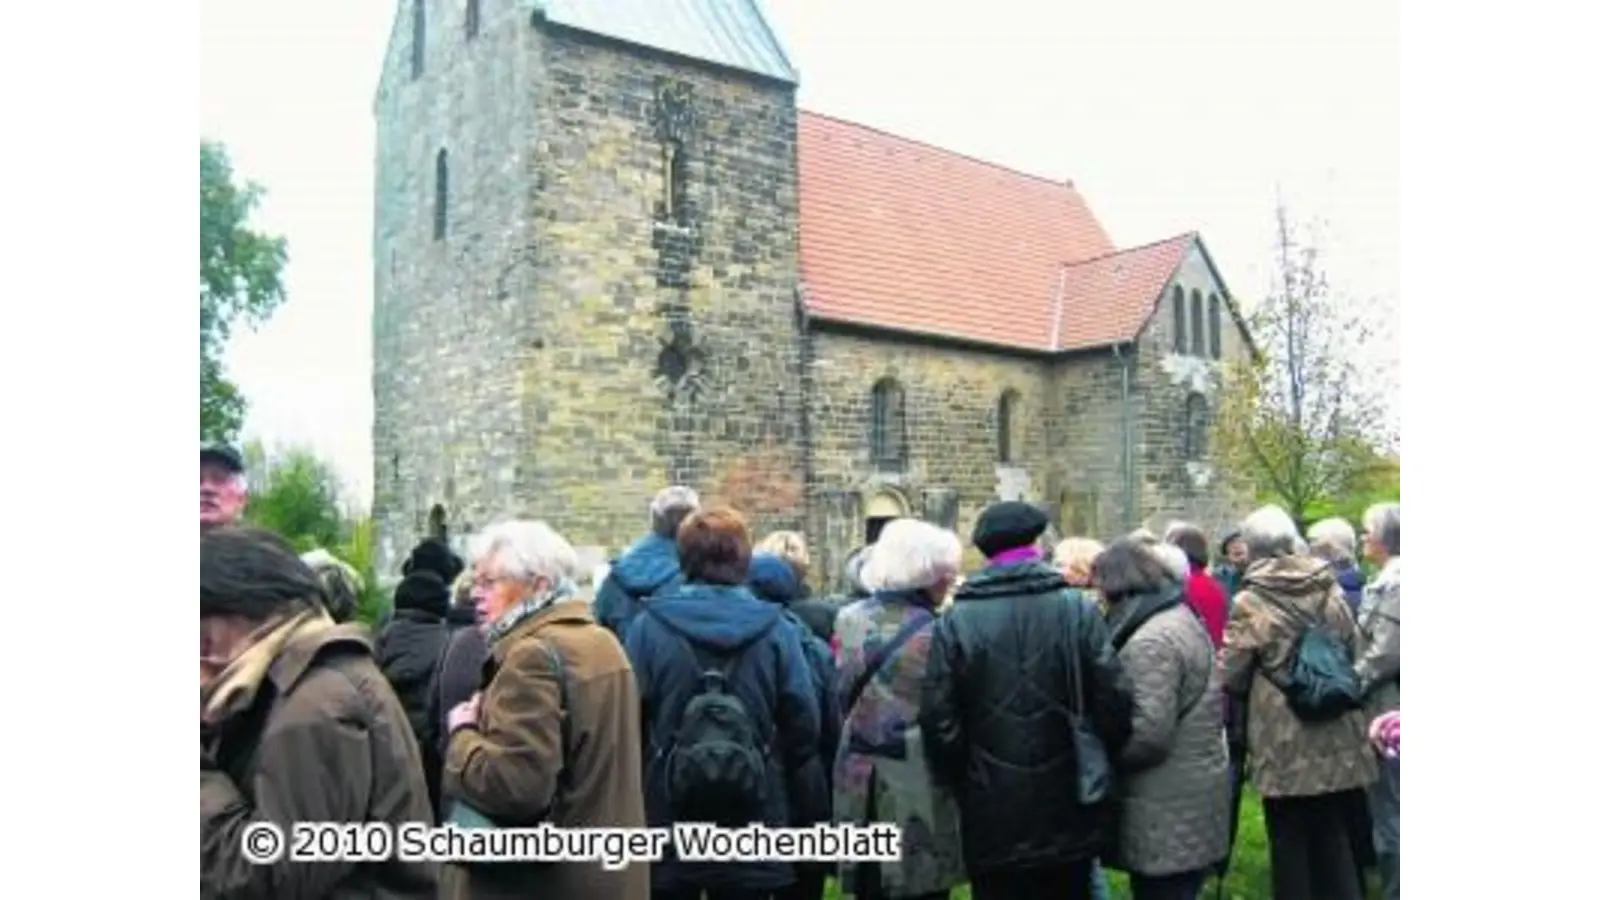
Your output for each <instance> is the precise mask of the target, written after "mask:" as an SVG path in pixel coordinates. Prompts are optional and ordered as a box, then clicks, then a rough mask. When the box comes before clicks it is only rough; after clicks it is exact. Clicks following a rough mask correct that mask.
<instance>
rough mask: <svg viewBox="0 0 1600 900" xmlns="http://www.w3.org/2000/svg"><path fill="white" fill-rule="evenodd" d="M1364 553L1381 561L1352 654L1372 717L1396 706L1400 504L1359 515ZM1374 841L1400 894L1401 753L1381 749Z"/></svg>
mask: <svg viewBox="0 0 1600 900" xmlns="http://www.w3.org/2000/svg"><path fill="white" fill-rule="evenodd" d="M1361 530H1362V531H1363V532H1365V533H1366V552H1367V558H1368V559H1370V560H1372V562H1374V563H1376V564H1377V565H1379V566H1381V567H1382V568H1380V569H1379V570H1378V575H1377V577H1376V578H1374V579H1372V583H1371V584H1369V585H1368V586H1367V596H1366V602H1365V603H1363V604H1362V609H1361V618H1360V623H1359V624H1360V628H1361V633H1362V635H1363V637H1365V638H1366V649H1365V650H1364V651H1363V652H1362V654H1361V656H1360V657H1359V658H1358V659H1357V660H1356V665H1355V669H1356V675H1357V676H1358V677H1359V678H1360V679H1361V689H1362V694H1363V695H1364V696H1365V698H1366V712H1367V715H1368V716H1370V717H1371V718H1372V719H1373V721H1374V722H1375V723H1376V722H1377V721H1380V720H1384V721H1387V720H1386V719H1385V717H1386V716H1387V715H1388V714H1390V713H1395V712H1398V710H1399V709H1400V504H1398V503H1380V504H1378V505H1376V506H1374V507H1372V508H1371V509H1369V510H1367V512H1366V514H1365V515H1364V516H1362V517H1361ZM1367 799H1368V804H1369V806H1370V808H1371V810H1372V842H1373V849H1374V850H1375V851H1376V852H1377V855H1378V872H1379V875H1380V877H1381V879H1382V881H1383V895H1384V897H1386V898H1389V897H1399V896H1400V759H1399V757H1398V755H1396V756H1388V755H1384V756H1383V757H1382V758H1381V759H1380V760H1379V763H1378V781H1377V783H1376V784H1375V785H1373V788H1372V791H1371V792H1370V793H1369V795H1368V798H1367Z"/></svg>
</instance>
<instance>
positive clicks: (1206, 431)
mask: <svg viewBox="0 0 1600 900" xmlns="http://www.w3.org/2000/svg"><path fill="white" fill-rule="evenodd" d="M1210 438H1211V409H1210V407H1208V406H1207V405H1206V398H1204V397H1202V396H1200V395H1199V394H1190V395H1189V400H1188V402H1186V403H1185V404H1184V408H1183V458H1184V459H1185V460H1187V461H1189V462H1198V461H1200V460H1202V459H1205V458H1206V452H1207V444H1208V443H1209V441H1210Z"/></svg>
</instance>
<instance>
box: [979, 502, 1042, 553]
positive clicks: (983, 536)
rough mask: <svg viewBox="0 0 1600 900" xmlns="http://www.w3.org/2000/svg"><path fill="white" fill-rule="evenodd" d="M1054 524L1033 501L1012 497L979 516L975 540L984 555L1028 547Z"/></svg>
mask: <svg viewBox="0 0 1600 900" xmlns="http://www.w3.org/2000/svg"><path fill="white" fill-rule="evenodd" d="M1049 527H1050V519H1049V517H1047V516H1046V515H1045V514H1044V513H1043V512H1042V511H1040V509H1039V508H1038V507H1037V506H1034V505H1033V504H1032V503H1023V502H1021V501H1020V500H1008V501H1006V502H1004V503H996V504H995V505H993V506H991V507H989V508H988V509H986V510H984V511H983V514H982V515H980V516H978V524H977V525H976V526H974V527H973V529H972V543H973V544H974V545H976V546H977V548H978V549H979V550H980V551H982V553H983V555H984V556H994V555H995V554H998V553H1004V552H1005V551H1007V550H1015V549H1017V548H1018V547H1026V546H1029V545H1030V544H1032V543H1033V542H1034V541H1037V540H1038V539H1039V535H1041V534H1044V530H1045V529H1046V528H1049Z"/></svg>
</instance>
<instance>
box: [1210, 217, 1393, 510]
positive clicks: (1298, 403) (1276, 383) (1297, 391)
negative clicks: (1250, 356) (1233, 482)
mask: <svg viewBox="0 0 1600 900" xmlns="http://www.w3.org/2000/svg"><path fill="white" fill-rule="evenodd" d="M1274 224H1275V226H1276V228H1275V233H1274V243H1275V246H1274V248H1273V258H1274V261H1275V263H1276V267H1277V271H1275V272H1274V276H1273V287H1272V290H1271V292H1270V293H1269V295H1268V296H1267V297H1266V299H1265V300H1264V302H1263V303H1262V304H1261V305H1260V307H1259V308H1258V309H1257V310H1256V311H1255V313H1254V314H1253V315H1252V317H1251V331H1252V334H1253V336H1254V338H1255V341H1256V344H1257V346H1259V347H1260V348H1261V350H1262V355H1263V362H1262V363H1261V364H1260V365H1259V366H1256V367H1251V368H1242V369H1239V370H1238V371H1235V372H1233V373H1231V375H1230V377H1228V378H1227V379H1226V381H1225V384H1224V388H1223V400H1222V403H1221V404H1219V410H1220V413H1219V415H1218V417H1217V422H1216V435H1215V441H1214V446H1216V447H1217V448H1218V450H1219V451H1220V453H1219V456H1220V458H1221V460H1222V462H1223V465H1224V467H1225V468H1226V469H1228V470H1229V471H1227V472H1226V473H1225V474H1227V475H1228V476H1229V477H1232V478H1235V479H1237V480H1240V481H1246V482H1250V483H1253V484H1255V485H1256V487H1257V489H1258V492H1259V493H1263V494H1265V495H1267V496H1270V497H1273V498H1275V499H1276V500H1278V501H1279V502H1280V503H1282V504H1283V505H1284V506H1285V507H1286V508H1287V509H1288V511H1289V513H1290V514H1291V515H1292V516H1294V517H1295V518H1296V520H1303V517H1304V515H1305V512H1306V510H1307V509H1309V508H1310V507H1312V506H1315V505H1316V504H1318V503H1320V502H1322V501H1325V500H1328V499H1331V498H1332V497H1334V496H1335V495H1338V494H1341V493H1344V492H1348V491H1351V490H1353V489H1355V488H1356V487H1357V486H1358V484H1359V483H1360V482H1361V481H1362V480H1363V479H1364V478H1366V477H1367V476H1368V474H1369V473H1370V472H1372V471H1373V466H1374V465H1375V462H1376V460H1377V459H1378V453H1377V452H1376V450H1375V448H1378V447H1382V446H1384V444H1385V437H1386V436H1385V434H1384V433H1383V429H1384V423H1385V422H1387V415H1386V414H1387V409H1386V408H1385V406H1384V397H1383V395H1382V394H1381V393H1380V392H1378V391H1375V390H1373V388H1372V384H1371V380H1370V379H1368V378H1363V375H1364V374H1365V373H1364V372H1363V371H1362V368H1361V364H1360V363H1359V362H1358V361H1357V359H1356V353H1357V351H1358V350H1359V349H1360V347H1361V346H1362V345H1363V344H1364V343H1366V342H1367V341H1369V340H1370V339H1371V335H1372V332H1373V328H1372V324H1373V323H1372V322H1371V321H1370V320H1369V319H1367V318H1364V317H1363V316H1362V315H1361V314H1360V312H1359V310H1358V308H1357V305H1356V304H1354V303H1352V302H1351V301H1350V299H1349V298H1348V297H1344V296H1339V295H1337V294H1336V293H1335V292H1334V290H1333V289H1332V287H1331V286H1330V284H1329V281H1328V278H1327V275H1326V273H1325V271H1324V268H1323V262H1322V253H1321V250H1320V248H1319V247H1318V245H1317V243H1316V240H1315V239H1314V237H1307V236H1305V234H1304V233H1303V231H1304V229H1302V228H1301V227H1300V226H1298V225H1297V223H1296V222H1295V221H1294V220H1293V219H1292V217H1291V216H1290V214H1289V211H1288V208H1287V207H1286V206H1285V205H1284V204H1283V203H1282V202H1281V201H1280V202H1279V204H1278V207H1277V209H1276V210H1275V222H1274Z"/></svg>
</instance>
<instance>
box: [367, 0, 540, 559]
mask: <svg viewBox="0 0 1600 900" xmlns="http://www.w3.org/2000/svg"><path fill="white" fill-rule="evenodd" d="M399 7H400V8H399V11H398V13H397V17H396V22H395V27H394V35H393V38H392V39H391V41H390V45H389V51H388V55H387V57H386V59H385V63H384V67H383V71H382V73H381V76H380V83H379V89H378V94H377V97H376V100H375V102H374V110H373V111H374V116H375V119H376V127H377V136H376V137H377V141H376V148H377V159H376V166H375V175H376V179H375V180H376V184H375V185H374V198H375V210H374V213H375V215H374V233H373V263H374V273H373V274H374V285H373V379H372V389H373V395H374V396H373V400H374V409H375V422H374V429H373V461H374V472H373V482H372V484H373V515H374V517H375V521H376V523H377V526H378V534H379V557H380V558H379V566H380V570H384V571H387V570H389V569H391V568H392V567H393V566H394V565H396V564H397V562H398V557H400V556H403V555H404V553H405V552H406V550H407V549H408V548H409V547H410V546H411V545H412V544H413V543H414V542H415V541H416V540H417V539H418V537H419V536H420V535H421V534H422V533H423V531H424V529H425V527H426V520H427V516H428V514H429V512H430V510H432V509H433V508H434V506H435V505H438V506H439V507H441V511H442V512H444V513H445V517H446V519H447V521H448V522H449V523H450V525H451V528H452V532H453V533H455V534H461V533H464V532H465V531H466V530H467V529H468V528H469V527H471V526H472V525H475V524H480V523H483V522H485V521H487V520H488V519H489V518H491V517H493V516H495V515H499V514H501V513H503V512H505V511H506V509H505V505H506V502H507V498H509V497H511V496H512V494H511V492H512V488H513V485H514V483H515V480H516V475H517V469H518V465H519V463H520V461H521V457H522V455H523V453H524V452H525V450H526V448H527V447H528V446H529V440H530V435H529V432H528V431H527V429H526V428H525V422H524V420H523V418H522V417H521V416H520V415H519V411H520V410H519V404H518V401H517V397H518V389H519V387H520V384H519V381H518V377H517V376H518V372H517V367H516V364H515V361H516V360H517V359H518V358H519V357H521V356H522V355H523V354H524V353H525V352H526V351H527V348H528V342H529V339H530V337H531V332H530V330H529V328H528V327H527V326H528V323H529V321H530V317H531V313H532V305H533V292H532V290H531V285H532V280H531V278H530V277H529V273H530V268H529V267H530V266H531V265H532V264H533V263H534V262H535V259H534V256H533V253H532V251H533V247H532V244H531V235H530V232H529V219H528V216H529V212H530V210H529V202H528V201H529V194H528V191H527V189H526V186H527V185H529V184H531V177H532V172H531V164H532V161H533V156H532V154H531V153H530V152H529V150H530V148H531V147H532V146H533V144H534V139H535V136H536V135H535V132H534V124H535V123H534V121H533V119H532V117H531V116H530V115H528V112H529V109H530V107H529V104H528V103H526V102H525V98H526V96H527V93H528V87H527V86H528V85H530V84H533V83H535V82H536V79H535V78H534V77H533V71H534V68H535V67H536V66H537V64H538V48H537V46H536V44H535V42H534V35H532V34H531V33H530V30H529V29H528V27H527V20H526V17H525V16H524V15H523V14H521V13H520V12H518V10H517V8H516V7H515V6H513V5H510V4H485V5H484V8H483V19H482V21H481V23H480V29H479V32H478V34H477V36H476V37H473V38H471V39H469V38H468V37H467V35H466V31H465V23H464V21H463V20H462V17H463V7H462V6H461V4H439V3H430V4H427V5H426V8H427V12H428V16H429V18H428V21H427V27H426V29H425V43H424V53H423V70H422V73H421V76H420V77H418V78H413V77H412V71H411V48H412V41H411V38H412V35H413V32H412V27H411V7H410V4H400V5H399ZM441 150H443V151H444V152H445V153H446V161H447V170H448V198H447V199H448V203H447V215H446V222H445V225H446V228H445V234H444V236H443V237H442V239H437V240H436V239H435V237H434V203H435V197H436V185H435V173H436V162H437V159H438V154H439V152H440V151H441Z"/></svg>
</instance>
